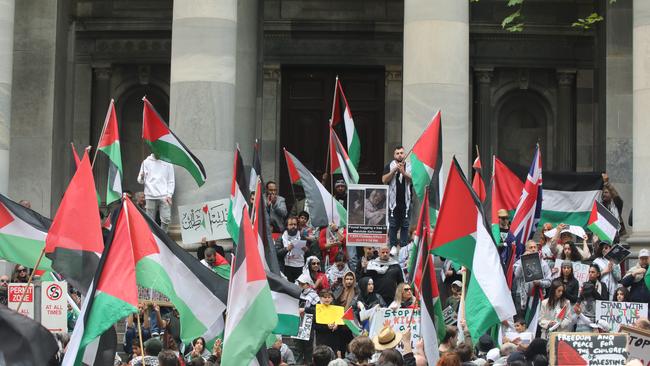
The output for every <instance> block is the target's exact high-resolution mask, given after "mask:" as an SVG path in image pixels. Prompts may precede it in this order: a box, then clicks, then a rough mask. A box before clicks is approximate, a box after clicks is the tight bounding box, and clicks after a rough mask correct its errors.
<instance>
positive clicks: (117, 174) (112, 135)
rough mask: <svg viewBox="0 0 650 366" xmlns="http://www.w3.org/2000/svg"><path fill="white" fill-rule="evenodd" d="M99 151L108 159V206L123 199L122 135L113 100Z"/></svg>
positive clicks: (105, 122) (98, 145)
mask: <svg viewBox="0 0 650 366" xmlns="http://www.w3.org/2000/svg"><path fill="white" fill-rule="evenodd" d="M97 149H98V150H99V151H101V152H103V153H104V154H106V156H107V157H108V160H109V164H108V185H107V186H106V205H110V204H111V203H113V202H115V201H117V200H119V199H120V198H121V197H122V153H121V152H120V134H119V129H118V128H117V116H116V115H115V101H114V100H113V99H111V104H110V105H109V106H108V112H107V113H106V120H105V121H104V128H103V129H102V135H101V136H100V137H99V143H98V144H97Z"/></svg>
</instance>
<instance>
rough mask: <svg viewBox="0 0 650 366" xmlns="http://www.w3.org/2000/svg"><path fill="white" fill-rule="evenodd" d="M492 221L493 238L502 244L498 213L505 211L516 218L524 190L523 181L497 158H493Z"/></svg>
mask: <svg viewBox="0 0 650 366" xmlns="http://www.w3.org/2000/svg"><path fill="white" fill-rule="evenodd" d="M491 186H492V187H491V196H492V197H491V199H490V206H491V215H490V216H491V221H492V237H493V238H494V241H495V242H496V243H500V242H501V234H500V232H499V215H497V211H499V210H501V209H504V210H506V211H508V212H509V213H510V217H511V218H512V216H514V214H515V210H516V209H517V204H519V197H521V192H522V191H523V190H524V184H523V183H522V181H521V179H519V177H517V176H516V175H515V173H513V172H512V171H511V170H510V169H508V167H507V166H506V165H505V164H504V163H502V162H501V160H499V159H498V158H497V157H496V156H494V155H493V156H492V184H491Z"/></svg>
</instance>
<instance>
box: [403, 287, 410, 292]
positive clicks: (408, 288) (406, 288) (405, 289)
mask: <svg viewBox="0 0 650 366" xmlns="http://www.w3.org/2000/svg"><path fill="white" fill-rule="evenodd" d="M402 291H411V288H410V287H404V288H403V289H402Z"/></svg>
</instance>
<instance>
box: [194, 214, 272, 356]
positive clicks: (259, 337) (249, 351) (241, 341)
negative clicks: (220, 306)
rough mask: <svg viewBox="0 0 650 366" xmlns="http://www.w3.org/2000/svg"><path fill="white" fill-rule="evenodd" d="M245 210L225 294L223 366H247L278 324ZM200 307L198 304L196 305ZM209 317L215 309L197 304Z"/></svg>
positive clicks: (255, 239) (253, 234)
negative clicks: (208, 313) (226, 307)
mask: <svg viewBox="0 0 650 366" xmlns="http://www.w3.org/2000/svg"><path fill="white" fill-rule="evenodd" d="M248 215H249V214H248V209H247V208H246V207H244V213H243V215H242V223H241V227H240V233H239V237H240V238H241V240H240V242H239V245H237V249H236V251H235V261H234V265H233V269H232V270H233V274H232V276H231V280H230V291H229V294H228V309H227V314H228V316H227V318H226V328H225V332H224V343H223V353H222V356H221V364H222V365H248V364H250V363H251V361H252V360H253V359H255V355H256V354H257V352H258V351H259V349H260V347H262V345H264V344H265V341H266V338H267V337H268V336H269V334H271V332H272V331H273V329H274V328H275V327H276V325H277V323H278V316H277V313H276V310H275V305H274V304H273V298H272V295H271V290H270V288H269V282H268V280H267V277H266V276H267V275H266V273H265V272H264V267H263V266H262V260H261V257H260V253H259V250H258V248H257V238H256V237H255V232H254V230H253V227H252V224H251V221H250V219H249V216H248ZM195 302H196V303H198V304H200V302H197V301H195ZM200 305H201V306H202V307H204V308H205V309H206V310H207V311H209V312H210V313H211V314H213V315H214V314H215V312H214V309H212V308H210V307H209V306H205V304H200Z"/></svg>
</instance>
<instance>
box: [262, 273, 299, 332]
mask: <svg viewBox="0 0 650 366" xmlns="http://www.w3.org/2000/svg"><path fill="white" fill-rule="evenodd" d="M266 278H267V279H268V281H269V288H270V289H271V297H273V304H274V305H275V311H276V312H277V314H278V324H277V325H276V327H275V329H273V334H282V335H286V336H295V335H297V334H298V328H299V327H300V305H299V303H300V292H301V290H300V287H298V286H297V285H296V284H294V283H291V282H289V281H287V280H286V279H285V278H283V277H282V276H279V275H277V274H274V273H271V272H268V271H267V272H266Z"/></svg>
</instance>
